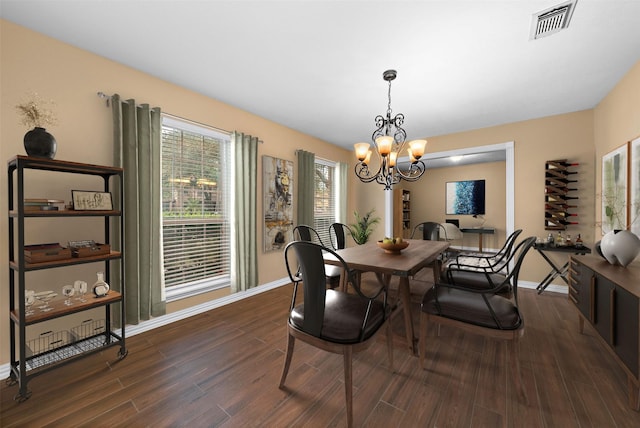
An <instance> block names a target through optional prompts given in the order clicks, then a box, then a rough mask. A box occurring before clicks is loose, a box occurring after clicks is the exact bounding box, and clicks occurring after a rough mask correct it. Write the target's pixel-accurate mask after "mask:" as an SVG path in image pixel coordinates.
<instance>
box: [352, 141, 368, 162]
mask: <svg viewBox="0 0 640 428" xmlns="http://www.w3.org/2000/svg"><path fill="white" fill-rule="evenodd" d="M369 147H370V144H369V143H356V144H354V145H353V148H354V149H355V150H356V157H357V158H358V160H359V161H360V162H362V161H364V160H365V159H366V158H367V152H370V150H369ZM369 157H371V155H369Z"/></svg>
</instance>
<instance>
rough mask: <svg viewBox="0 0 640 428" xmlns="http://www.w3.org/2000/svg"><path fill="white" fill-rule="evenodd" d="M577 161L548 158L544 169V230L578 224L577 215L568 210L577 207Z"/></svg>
mask: <svg viewBox="0 0 640 428" xmlns="http://www.w3.org/2000/svg"><path fill="white" fill-rule="evenodd" d="M577 166H578V164H577V163H571V162H568V161H567V160H566V159H559V160H550V161H547V162H546V163H545V170H544V228H545V229H546V230H566V229H567V226H569V225H575V224H578V221H577V220H576V219H575V217H576V216H577V215H578V214H577V213H575V212H571V211H570V210H573V209H576V208H578V205H577V204H576V200H577V199H578V197H577V196H575V192H576V191H577V190H578V188H577V183H578V180H577V179H576V178H572V177H574V174H577V173H578V172H577V171H573V170H572V169H573V168H574V167H577Z"/></svg>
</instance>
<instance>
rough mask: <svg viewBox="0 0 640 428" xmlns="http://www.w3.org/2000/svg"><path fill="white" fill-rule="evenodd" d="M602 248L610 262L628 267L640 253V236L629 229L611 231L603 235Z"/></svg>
mask: <svg viewBox="0 0 640 428" xmlns="http://www.w3.org/2000/svg"><path fill="white" fill-rule="evenodd" d="M600 249H601V250H602V255H603V256H604V258H605V259H607V261H608V262H609V263H611V264H612V265H616V264H618V265H621V266H625V267H626V266H627V265H628V264H629V263H631V262H632V261H633V260H634V259H635V258H636V257H637V256H638V253H640V238H638V237H637V236H636V235H635V234H633V233H631V232H629V231H628V230H620V231H611V232H608V233H606V234H605V235H604V236H603V237H602V241H600Z"/></svg>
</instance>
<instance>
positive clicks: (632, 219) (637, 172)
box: [629, 137, 640, 236]
mask: <svg viewBox="0 0 640 428" xmlns="http://www.w3.org/2000/svg"><path fill="white" fill-rule="evenodd" d="M629 157H630V162H629V164H630V171H629V188H630V189H629V199H630V200H629V223H630V224H631V228H630V230H631V232H633V233H635V234H636V235H638V236H640V221H639V219H638V217H640V137H638V138H636V139H635V140H632V141H630V142H629Z"/></svg>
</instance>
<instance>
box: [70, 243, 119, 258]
mask: <svg viewBox="0 0 640 428" xmlns="http://www.w3.org/2000/svg"><path fill="white" fill-rule="evenodd" d="M69 248H71V255H72V256H73V257H88V256H101V255H103V254H109V252H110V251H111V246H110V245H109V244H98V243H95V244H93V245H92V246H87V247H69Z"/></svg>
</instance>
